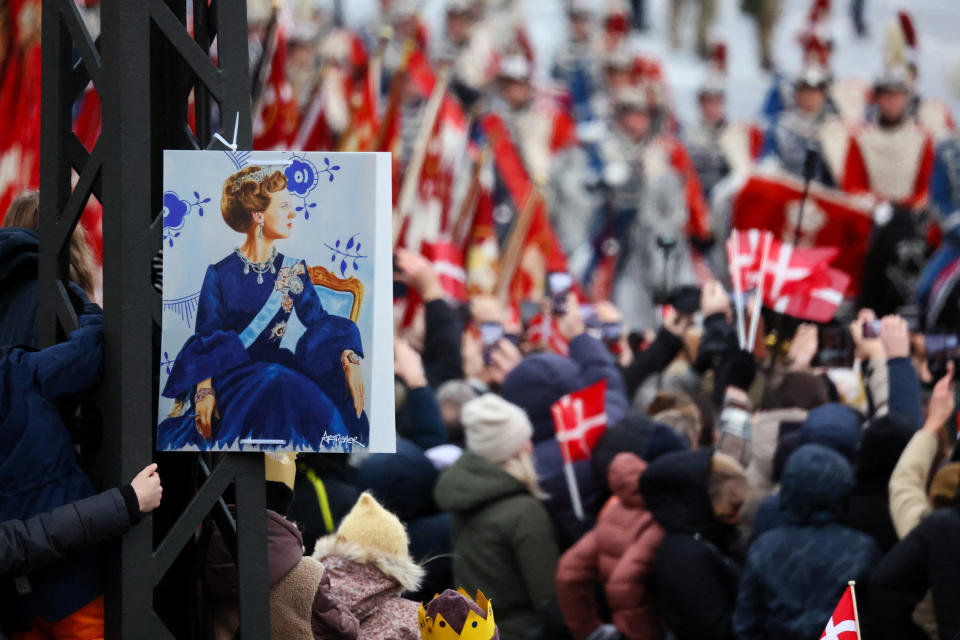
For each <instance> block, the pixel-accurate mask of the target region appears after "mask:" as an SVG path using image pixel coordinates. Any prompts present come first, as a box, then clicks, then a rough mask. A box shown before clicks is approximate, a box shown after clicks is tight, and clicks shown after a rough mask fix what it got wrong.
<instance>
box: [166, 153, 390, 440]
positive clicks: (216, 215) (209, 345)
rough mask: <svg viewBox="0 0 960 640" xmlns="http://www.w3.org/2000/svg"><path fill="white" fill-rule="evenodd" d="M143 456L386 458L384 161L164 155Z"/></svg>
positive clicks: (360, 156)
mask: <svg viewBox="0 0 960 640" xmlns="http://www.w3.org/2000/svg"><path fill="white" fill-rule="evenodd" d="M163 188H164V194H163V319H162V321H163V333H162V344H161V359H160V360H161V361H160V371H159V375H160V385H159V393H160V401H159V410H158V416H157V421H158V422H157V449H158V450H161V451H181V450H182V451H197V450H215V451H317V452H350V451H371V452H393V451H394V448H395V432H394V429H395V425H394V396H393V394H394V387H393V325H392V319H393V315H392V255H393V251H392V233H391V224H392V218H391V175H390V155H389V154H381V153H325V152H317V153H303V152H283V151H269V152H268V151H166V152H164V158H163Z"/></svg>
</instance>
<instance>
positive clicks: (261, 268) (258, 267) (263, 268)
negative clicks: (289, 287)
mask: <svg viewBox="0 0 960 640" xmlns="http://www.w3.org/2000/svg"><path fill="white" fill-rule="evenodd" d="M233 252H234V253H236V254H237V257H238V258H240V260H241V261H243V273H244V274H248V273H250V270H251V269H253V272H254V273H255V274H257V284H263V274H265V273H266V272H267V271H269V272H270V273H276V272H277V268H276V267H275V266H273V261H274V260H276V258H277V248H276V247H274V248H273V249H272V250H271V251H270V257H269V258H267V259H266V260H264V261H263V262H254V261H253V260H251V259H250V258H248V257H247V256H245V255H243V254H242V253H240V249H239V248H235V249H234V250H233Z"/></svg>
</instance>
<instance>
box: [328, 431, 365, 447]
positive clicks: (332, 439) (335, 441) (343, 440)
mask: <svg viewBox="0 0 960 640" xmlns="http://www.w3.org/2000/svg"><path fill="white" fill-rule="evenodd" d="M320 444H322V445H330V446H333V447H346V446H350V447H353V446H358V447H360V448H362V449H366V447H364V446H363V443H362V442H360V441H359V440H357V438H356V436H345V435H341V434H339V433H327V432H326V431H324V432H323V437H322V438H320Z"/></svg>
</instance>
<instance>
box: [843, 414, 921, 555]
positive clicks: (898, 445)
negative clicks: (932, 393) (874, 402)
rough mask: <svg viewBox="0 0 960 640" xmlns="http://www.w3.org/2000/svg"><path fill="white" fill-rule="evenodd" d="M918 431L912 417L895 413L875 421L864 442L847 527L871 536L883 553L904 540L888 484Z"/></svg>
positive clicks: (858, 459) (861, 441)
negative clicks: (893, 516) (894, 517)
mask: <svg viewBox="0 0 960 640" xmlns="http://www.w3.org/2000/svg"><path fill="white" fill-rule="evenodd" d="M914 428H915V427H914V423H913V419H912V418H910V417H908V416H905V415H904V414H901V413H891V414H887V415H886V416H883V417H880V418H875V419H874V420H872V421H871V422H870V426H869V427H867V429H866V430H865V431H864V432H863V437H862V438H861V439H860V454H859V455H858V457H857V469H856V479H857V483H856V485H855V486H854V488H853V492H852V493H851V494H850V500H849V503H848V506H847V515H846V524H847V526H849V527H852V528H854V529H857V530H858V531H862V532H864V533H866V534H867V535H869V536H871V537H872V538H873V539H874V540H875V541H876V543H877V544H878V545H879V546H880V552H881V553H886V552H887V551H889V550H890V549H891V548H892V547H893V545H895V544H897V542H898V541H899V540H900V538H898V537H897V532H896V530H895V529H894V528H893V520H892V519H891V517H890V495H889V493H888V491H887V483H888V482H889V480H890V474H891V473H893V469H894V467H895V466H896V464H897V460H899V459H900V454H901V453H902V452H903V449H904V448H905V447H906V446H907V443H908V442H909V441H910V438H911V436H913V433H914Z"/></svg>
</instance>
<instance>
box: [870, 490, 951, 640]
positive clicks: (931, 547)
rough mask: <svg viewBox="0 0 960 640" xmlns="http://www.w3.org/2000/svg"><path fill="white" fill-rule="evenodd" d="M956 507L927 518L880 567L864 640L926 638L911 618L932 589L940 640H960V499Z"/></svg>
mask: <svg viewBox="0 0 960 640" xmlns="http://www.w3.org/2000/svg"><path fill="white" fill-rule="evenodd" d="M958 498H960V492H958ZM954 502H955V505H954V506H952V507H945V508H943V509H938V510H937V511H934V512H933V513H932V514H930V515H929V516H927V517H926V518H925V519H924V520H923V521H922V522H921V523H920V524H919V525H917V527H916V528H915V529H914V530H913V531H911V532H910V535H908V536H907V537H906V538H904V539H903V540H901V541H900V542H899V543H898V544H897V546H895V547H894V548H893V549H891V550H890V552H889V553H888V554H887V555H886V556H884V558H883V560H881V561H880V564H879V565H877V568H876V569H875V570H874V572H873V575H872V576H871V577H870V591H869V600H868V602H869V607H868V609H867V621H868V628H867V629H865V630H864V637H874V636H875V637H878V638H897V639H898V640H912V639H913V638H916V639H917V640H922V639H924V638H926V637H927V635H926V634H925V633H924V632H923V631H922V630H921V629H920V628H919V627H918V626H917V625H915V624H914V623H913V620H912V618H911V616H912V614H913V609H914V607H916V605H917V603H918V602H920V600H921V599H922V598H923V595H924V594H925V593H926V592H927V590H930V592H932V593H933V607H934V613H935V614H936V618H937V630H938V632H939V635H940V638H942V639H943V640H947V639H950V640H956V638H960V607H957V603H960V500H955V501H954ZM878 630H879V631H878Z"/></svg>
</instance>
